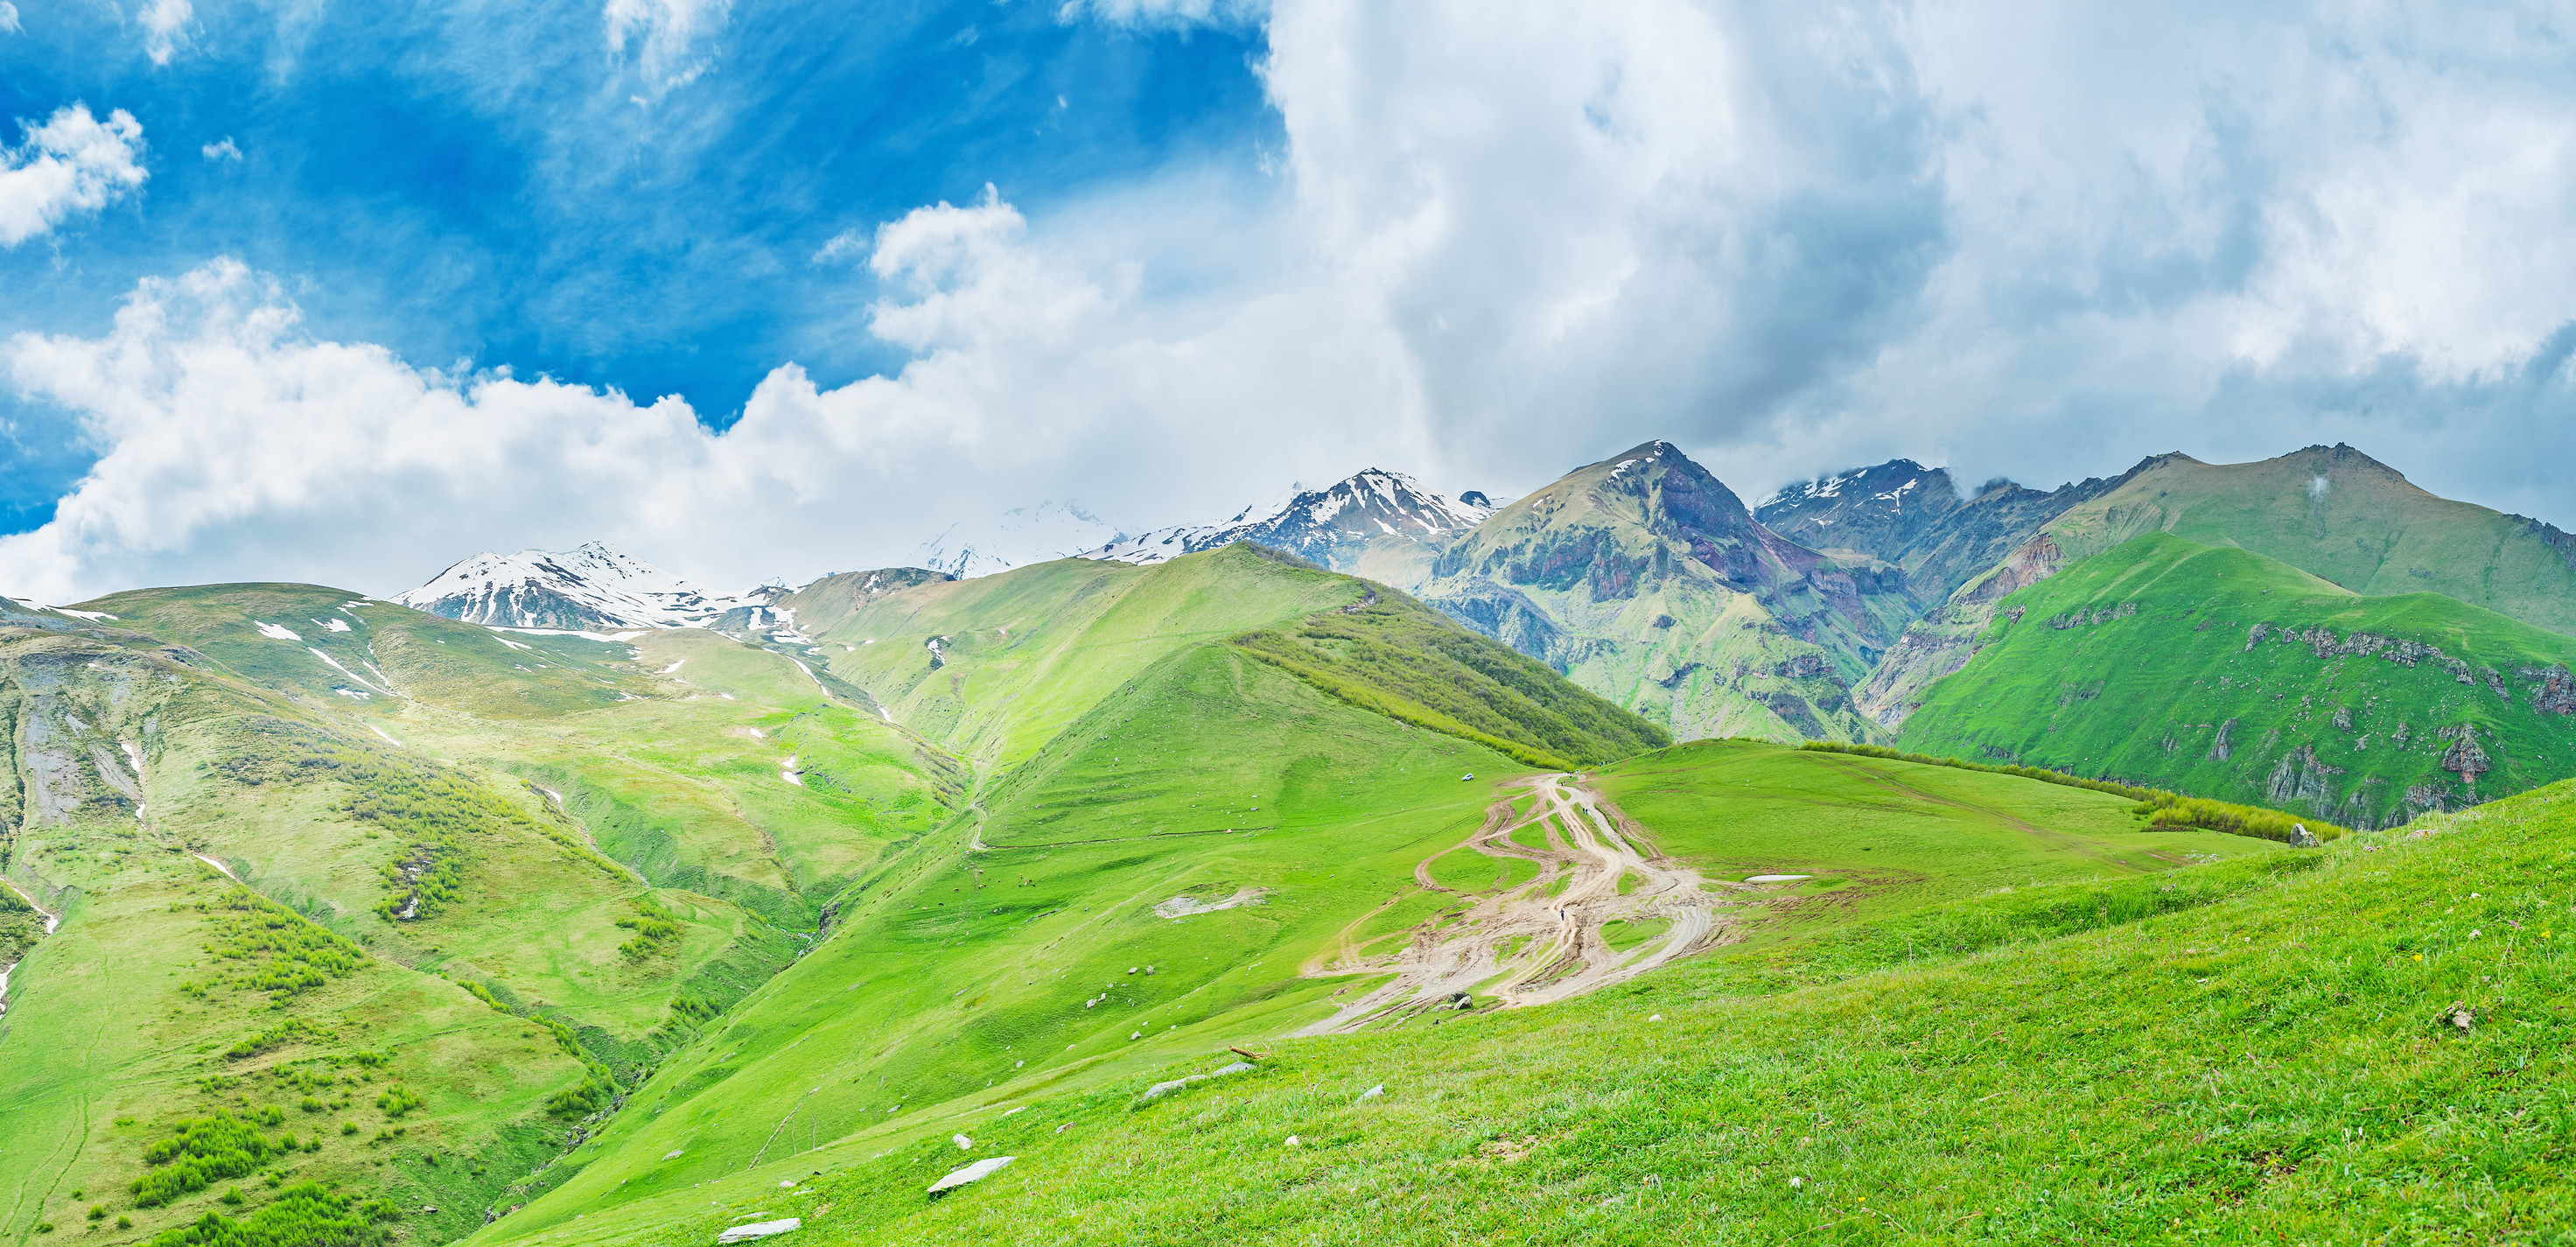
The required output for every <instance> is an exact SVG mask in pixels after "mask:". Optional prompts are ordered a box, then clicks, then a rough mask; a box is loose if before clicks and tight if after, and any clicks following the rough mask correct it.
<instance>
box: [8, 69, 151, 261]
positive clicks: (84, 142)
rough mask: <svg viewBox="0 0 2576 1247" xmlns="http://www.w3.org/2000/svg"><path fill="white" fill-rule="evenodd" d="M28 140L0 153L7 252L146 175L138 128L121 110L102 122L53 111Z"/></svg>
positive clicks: (77, 111)
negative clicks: (141, 159)
mask: <svg viewBox="0 0 2576 1247" xmlns="http://www.w3.org/2000/svg"><path fill="white" fill-rule="evenodd" d="M19 125H20V126H21V127H23V128H25V130H26V135H27V141H26V142H25V143H23V144H21V145H19V146H18V147H17V148H16V149H15V150H11V149H8V148H0V247H14V246H17V245H18V244H19V243H22V242H25V241H26V240H28V239H29V238H32V237H34V236H36V235H38V234H42V233H44V232H46V231H48V230H50V229H52V228H53V227H54V226H55V224H56V223H58V222H60V221H61V220H62V219H63V218H64V217H65V216H68V215H70V214H71V213H73V212H77V211H94V210H96V209H99V208H103V207H106V206H107V205H108V204H109V203H110V202H112V201H114V200H115V199H116V198H117V197H119V196H121V195H124V194H126V193H127V192H129V191H132V190H133V189H134V188H136V187H138V186H141V185H143V180H144V178H145V177H147V176H149V175H148V174H147V173H146V172H145V171H144V168H143V165H142V163H141V161H140V159H139V158H140V157H141V156H142V154H143V125H142V123H141V122H138V121H136V120H135V119H134V115H133V114H132V113H129V112H127V111H125V110H124V109H122V108H120V109H117V110H116V111H114V112H112V113H109V114H108V115H107V120H105V121H101V120H99V119H98V118H96V117H93V116H91V115H90V111H89V107H88V106H87V105H85V104H73V105H69V106H67V107H64V108H59V109H56V110H54V115H53V116H52V117H51V118H49V119H47V120H46V122H45V124H43V125H41V126H27V125H26V123H25V122H23V121H22V122H20V123H19Z"/></svg>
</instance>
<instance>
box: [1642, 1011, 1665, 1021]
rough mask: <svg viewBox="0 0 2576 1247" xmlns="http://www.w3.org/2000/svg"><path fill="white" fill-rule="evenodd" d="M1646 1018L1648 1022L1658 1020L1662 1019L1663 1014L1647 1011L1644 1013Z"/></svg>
mask: <svg viewBox="0 0 2576 1247" xmlns="http://www.w3.org/2000/svg"><path fill="white" fill-rule="evenodd" d="M1646 1020H1647V1021H1649V1022H1660V1021H1663V1020H1664V1015H1663V1014H1660V1013H1649V1014H1647V1015H1646Z"/></svg>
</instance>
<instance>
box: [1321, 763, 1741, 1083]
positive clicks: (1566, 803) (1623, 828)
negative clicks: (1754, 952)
mask: <svg viewBox="0 0 2576 1247" xmlns="http://www.w3.org/2000/svg"><path fill="white" fill-rule="evenodd" d="M1513 786H1514V787H1517V788H1526V789H1529V790H1530V791H1531V795H1532V800H1531V804H1530V808H1529V812H1528V813H1527V814H1526V815H1523V814H1519V813H1517V812H1516V811H1515V809H1514V804H1515V802H1514V801H1513V800H1510V799H1506V800H1504V801H1499V802H1496V803H1495V804H1494V806H1493V808H1492V809H1490V810H1487V811H1486V817H1485V825H1484V826H1482V827H1480V828H1478V829H1477V831H1476V834H1474V835H1472V836H1469V837H1468V838H1467V840H1466V843H1465V844H1463V845H1460V846H1457V847H1460V848H1469V849H1473V850H1475V851H1476V852H1478V853H1481V854H1484V855H1485V856H1487V857H1491V858H1497V859H1501V858H1519V859H1522V860H1524V861H1530V862H1535V863H1537V864H1538V867H1539V875H1538V877H1537V878H1536V879H1532V880H1530V881H1529V882H1527V883H1524V884H1521V885H1520V886H1518V887H1513V888H1508V889H1504V890H1501V891H1499V892H1494V893H1478V894H1467V893H1457V892H1455V890H1454V889H1450V888H1446V887H1443V886H1441V884H1440V883H1439V882H1438V881H1436V880H1435V879H1434V878H1433V877H1432V874H1431V862H1432V861H1433V860H1436V858H1437V857H1438V856H1439V855H1437V854H1435V855H1434V857H1433V858H1431V859H1425V860H1424V861H1423V862H1422V863H1421V864H1420V865H1417V866H1415V867H1414V871H1413V877H1414V880H1415V882H1416V883H1417V884H1419V885H1421V886H1422V887H1424V888H1426V889H1429V890H1431V891H1437V892H1451V893H1453V894H1454V895H1456V896H1457V897H1458V905H1457V906H1456V907H1455V908H1452V909H1450V910H1448V911H1445V912H1443V913H1441V914H1438V915H1436V916H1434V917H1432V918H1431V919H1429V920H1428V921H1425V922H1424V923H1422V924H1421V925H1419V926H1417V927H1415V928H1413V929H1412V930H1411V931H1409V932H1400V933H1397V934H1395V935H1391V936H1382V937H1380V938H1379V939H1376V940H1371V941H1368V942H1367V943H1366V944H1365V945H1363V944H1354V943H1353V942H1352V936H1353V934H1354V933H1356V932H1357V931H1358V930H1359V929H1360V928H1361V927H1362V926H1363V925H1364V924H1366V923H1367V922H1368V921H1369V919H1370V918H1373V917H1375V916H1376V913H1377V912H1383V910H1384V908H1385V907H1384V906H1381V907H1380V909H1379V910H1378V911H1374V912H1372V913H1370V914H1368V915H1365V916H1363V917H1361V918H1360V919H1359V920H1357V921H1355V922H1353V923H1352V924H1351V925H1350V926H1349V927H1346V928H1344V930H1343V933H1342V940H1341V946H1340V949H1339V950H1338V952H1337V953H1335V954H1333V955H1330V956H1326V957H1320V958H1317V959H1315V960H1314V961H1310V962H1308V963H1307V965H1306V966H1305V967H1304V972H1305V973H1306V974H1307V975H1309V976H1312V977H1326V976H1333V977H1338V976H1342V975H1350V974H1367V973H1371V972H1384V971H1389V970H1391V971H1394V972H1395V977H1394V978H1392V979H1390V980H1388V981H1387V982H1386V983H1384V984H1382V985H1380V986H1379V987H1377V988H1376V989H1375V990H1373V991H1370V992H1369V993H1367V994H1366V995H1363V996H1361V997H1360V998H1358V999H1356V1000H1353V1001H1352V1002H1350V1003H1349V1004H1347V1005H1344V1006H1343V1007H1342V1008H1341V1010H1340V1011H1339V1012H1337V1013H1335V1014H1334V1015H1333V1016H1331V1017H1329V1018H1326V1019H1324V1020H1323V1021H1321V1022H1317V1023H1315V1024H1314V1025H1312V1026H1309V1027H1306V1028H1305V1029H1304V1030H1301V1031H1298V1032H1297V1033H1298V1034H1300V1035H1330V1034H1342V1033H1347V1032H1350V1031H1355V1030H1360V1029H1363V1028H1366V1027H1368V1026H1370V1025H1372V1024H1375V1023H1379V1022H1383V1021H1387V1020H1391V1019H1394V1018H1397V1017H1401V1016H1404V1015H1407V1014H1411V1013H1418V1012H1421V1011H1424V1010H1428V1009H1434V1008H1441V1007H1445V1006H1447V1005H1448V1003H1449V1002H1450V1000H1451V999H1452V998H1453V997H1454V996H1455V995H1456V994H1457V993H1460V992H1468V993H1472V994H1473V995H1474V997H1475V998H1476V1004H1477V1007H1479V1008H1483V1007H1486V1006H1488V1005H1492V1004H1500V1005H1504V1006H1512V1005H1528V1004H1543V1003H1546V1002H1548V1001H1551V1000H1563V999H1565V998H1566V997H1568V996H1576V995H1581V994H1582V993H1584V992H1588V991H1592V990H1594V989H1596V988H1600V987H1606V986H1608V985H1610V984H1612V983H1617V982H1620V981H1622V980H1625V979H1630V978H1634V977H1636V976H1637V975H1639V974H1643V973H1645V972H1646V971H1648V970H1651V969H1654V968H1655V967H1657V966H1660V965H1663V964H1664V963H1666V962H1668V961H1671V960H1672V959H1674V958H1676V957H1680V956H1684V955H1686V954H1689V953H1694V952H1698V951H1700V950H1701V949H1704V948H1709V947H1712V946H1714V945H1717V944H1720V943H1724V942H1725V941H1726V940H1727V938H1728V937H1729V936H1731V935H1732V934H1733V924H1732V923H1730V922H1729V921H1728V920H1727V916H1726V914H1725V913H1724V912H1723V911H1726V910H1729V909H1731V908H1733V907H1735V906H1736V905H1739V904H1744V903H1746V902H1747V901H1749V900H1750V899H1751V891H1752V890H1751V889H1746V888H1743V887H1742V885H1739V884H1735V883H1727V882H1712V881H1710V880H1708V879H1705V878H1703V877H1701V875H1700V874H1699V872H1697V871H1695V870H1692V869H1691V868H1689V867H1688V866H1684V865H1682V864H1681V863H1679V862H1676V861H1673V860H1671V859H1669V858H1665V857H1662V856H1660V855H1658V854H1657V853H1656V852H1655V851H1654V848H1653V846H1652V845H1651V844H1649V843H1647V842H1646V840H1645V833H1644V829H1642V828H1640V827H1639V826H1638V825H1637V824H1636V823H1635V822H1634V821H1633V820H1631V819H1629V818H1628V817H1627V816H1626V815H1625V814H1623V813H1621V812H1620V811H1619V809H1618V807H1617V806H1614V805H1612V804H1611V803H1610V802H1609V801H1608V799H1606V798H1604V797H1602V796H1601V795H1600V794H1599V793H1597V792H1594V791H1592V790H1591V789H1589V788H1587V787H1584V786H1583V785H1582V783H1581V781H1580V779H1579V778H1578V777H1576V776H1572V775H1542V776H1536V777H1533V778H1531V779H1528V780H1524V781H1521V782H1520V783H1518V784H1515V785H1513ZM1533 826H1535V827H1540V828H1543V829H1544V830H1545V834H1546V839H1547V848H1545V849H1533V848H1530V847H1528V846H1527V845H1524V844H1521V843H1518V842H1516V841H1514V840H1513V839H1512V838H1511V837H1512V833H1513V832H1516V831H1519V830H1521V829H1522V828H1525V827H1533ZM1452 851H1454V849H1452V850H1443V853H1447V852H1452ZM1623 879H1625V880H1629V881H1630V886H1629V888H1628V889H1627V891H1626V892H1625V894H1622V892H1621V890H1620V882H1621V881H1622V880H1623ZM1398 899H1401V898H1398ZM1394 903H1395V902H1394V901H1390V902H1388V904H1390V905H1392V904H1394ZM1658 919H1660V920H1663V921H1665V922H1667V923H1669V926H1667V927H1666V928H1665V929H1664V930H1663V931H1661V932H1660V933H1658V934H1656V935H1654V936H1652V937H1651V938H1649V939H1647V940H1645V941H1643V942H1642V943H1639V944H1637V945H1635V946H1633V947H1630V948H1627V949H1625V950H1621V949H1615V948H1613V947H1611V945H1610V942H1609V940H1607V939H1605V938H1604V937H1603V933H1602V928H1603V926H1604V925H1605V924H1607V923H1610V922H1617V921H1624V922H1630V923H1643V922H1652V921H1655V920H1658ZM1393 939H1402V940H1404V941H1405V943H1404V945H1403V947H1402V948H1400V949H1395V950H1391V951H1383V952H1376V953H1372V952H1370V951H1368V950H1369V949H1370V948H1372V947H1375V946H1377V945H1379V944H1382V943H1385V942H1387V941H1389V940H1393Z"/></svg>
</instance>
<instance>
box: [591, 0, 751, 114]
mask: <svg viewBox="0 0 2576 1247" xmlns="http://www.w3.org/2000/svg"><path fill="white" fill-rule="evenodd" d="M732 12H733V8H732V5H731V4H730V3H729V2H728V0H608V3H607V4H606V6H605V7H603V8H602V9H601V10H600V20H601V22H602V23H603V24H604V25H605V26H606V27H607V32H608V51H609V53H610V55H613V56H617V55H624V54H626V52H627V50H628V46H629V45H630V44H631V45H633V47H634V55H635V67H636V70H637V72H639V73H641V74H642V75H643V78H644V81H645V83H646V84H647V85H648V86H650V87H651V88H652V89H653V90H654V91H656V92H662V91H669V90H674V89H676V88H679V87H684V86H687V85H688V84H689V83H691V82H694V81H696V80H697V78H698V75H700V74H703V73H705V72H706V71H707V69H708V68H709V66H710V65H711V64H712V63H713V62H712V61H711V60H710V59H709V57H707V56H705V55H702V54H701V53H700V52H699V50H698V44H699V43H700V41H701V40H704V39H706V38H708V37H710V36H712V35H714V34H715V32H717V31H718V30H721V29H723V28H724V24H725V22H726V20H727V19H728V18H729V17H730V16H731V15H732ZM639 102H641V101H639Z"/></svg>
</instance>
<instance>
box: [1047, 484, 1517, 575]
mask: <svg viewBox="0 0 2576 1247" xmlns="http://www.w3.org/2000/svg"><path fill="white" fill-rule="evenodd" d="M1493 513H1494V507H1493V503H1492V502H1491V501H1490V500H1488V499H1487V498H1486V496H1485V495H1484V494H1482V493H1479V492H1476V491H1472V490H1471V491H1469V492H1467V493H1464V494H1461V495H1459V496H1458V497H1457V498H1448V497H1444V496H1442V495H1440V494H1437V493H1433V492H1432V491H1431V490H1429V489H1427V488H1425V487H1424V486H1423V484H1422V482H1420V481H1418V480H1415V479H1414V478H1412V477H1410V476H1406V475H1405V474H1403V473H1401V472H1389V471H1386V470H1385V469H1383V468H1370V469H1368V470H1367V471H1364V472H1360V473H1357V474H1355V475H1353V476H1351V477H1350V478H1349V479H1347V480H1343V481H1339V482H1336V483H1334V484H1332V485H1330V486H1327V487H1325V488H1323V489H1307V488H1305V487H1304V486H1302V485H1301V486H1294V487H1292V488H1291V489H1290V490H1289V492H1288V495H1287V496H1286V497H1284V498H1281V499H1278V500H1276V501H1274V502H1271V503H1269V504H1267V505H1255V506H1249V507H1245V508H1244V509H1243V510H1241V511H1239V512H1236V513H1235V515H1234V518H1232V519H1229V520H1223V521H1220V522H1218V523H1213V524H1176V525H1173V526H1171V527H1168V528H1158V529H1155V530H1154V531H1152V532H1149V533H1146V534H1144V535H1143V536H1140V537H1129V538H1122V539H1120V540H1118V541H1114V542H1107V543H1104V544H1102V545H1100V546H1098V547H1095V548H1093V549H1090V550H1085V551H1083V554H1082V557H1084V558H1089V559H1107V560H1111V561H1114V562H1119V563H1135V564H1139V565H1142V564H1151V563H1160V562H1162V561H1164V560H1166V559H1171V558H1177V557H1179V556H1181V555H1184V554H1196V553H1198V552H1199V551H1202V550H1214V549H1217V548H1219V547H1221V546H1228V545H1232V544H1234V543H1235V542H1238V541H1251V542H1257V543H1259V544H1261V545H1265V546H1269V547H1270V548H1272V549H1274V550H1285V551H1288V552H1289V553H1291V554H1295V555H1298V556H1300V557H1302V558H1306V559H1309V560H1312V561H1313V562H1316V563H1319V564H1322V565H1323V566H1326V567H1330V568H1332V569H1334V570H1336V571H1342V572H1350V573H1354V574H1358V575H1364V576H1370V577H1372V578H1374V579H1378V580H1383V581H1386V582H1388V583H1391V584H1404V583H1407V582H1409V581H1410V580H1412V579H1414V576H1415V574H1418V572H1419V571H1420V570H1421V569H1422V568H1424V567H1427V566H1428V564H1429V562H1430V557H1431V555H1432V554H1433V553H1434V552H1435V551H1436V550H1437V549H1438V548H1439V547H1440V546H1442V545H1445V544H1446V543H1448V542H1449V541H1451V540H1453V539H1455V538H1457V537H1458V536H1460V535H1462V534H1464V533H1465V532H1467V530H1469V529H1472V528H1474V527H1475V526H1476V525H1478V524H1480V523H1482V522H1483V521H1484V519H1485V517H1486V516H1489V515H1491V514H1493Z"/></svg>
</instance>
